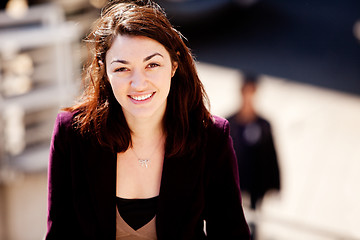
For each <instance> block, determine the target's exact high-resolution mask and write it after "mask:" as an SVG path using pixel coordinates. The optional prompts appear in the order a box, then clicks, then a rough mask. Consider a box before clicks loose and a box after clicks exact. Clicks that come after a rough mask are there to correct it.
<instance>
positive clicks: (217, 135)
mask: <svg viewBox="0 0 360 240" xmlns="http://www.w3.org/2000/svg"><path fill="white" fill-rule="evenodd" d="M211 119H212V121H211V123H210V125H209V127H208V132H207V133H208V137H209V140H210V141H211V139H215V140H216V139H217V140H221V139H224V138H227V137H228V136H229V129H230V127H229V122H228V120H226V119H225V118H222V117H219V116H216V115H212V117H211Z"/></svg>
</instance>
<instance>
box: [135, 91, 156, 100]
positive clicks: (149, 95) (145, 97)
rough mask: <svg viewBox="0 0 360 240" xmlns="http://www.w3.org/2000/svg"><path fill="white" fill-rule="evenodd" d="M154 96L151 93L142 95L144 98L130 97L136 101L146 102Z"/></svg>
mask: <svg viewBox="0 0 360 240" xmlns="http://www.w3.org/2000/svg"><path fill="white" fill-rule="evenodd" d="M152 95H153V94H152V93H149V94H146V95H142V96H130V97H131V98H132V99H134V100H136V101H144V100H146V99H148V98H150V97H151V96H152Z"/></svg>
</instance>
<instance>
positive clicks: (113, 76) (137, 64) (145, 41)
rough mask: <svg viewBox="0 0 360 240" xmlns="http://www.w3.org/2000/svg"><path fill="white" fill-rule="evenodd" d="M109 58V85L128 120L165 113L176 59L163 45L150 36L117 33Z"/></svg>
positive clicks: (161, 115) (107, 60)
mask: <svg viewBox="0 0 360 240" xmlns="http://www.w3.org/2000/svg"><path fill="white" fill-rule="evenodd" d="M106 62H109V63H110V64H108V65H107V66H106V73H107V76H108V78H109V82H110V85H111V87H112V90H113V93H114V95H115V98H116V99H117V101H118V102H119V104H120V105H121V106H122V110H123V113H124V115H125V118H126V120H127V123H128V124H132V123H129V121H132V122H133V121H134V120H140V118H143V120H144V119H146V121H151V119H160V118H162V117H163V116H164V114H165V109H166V100H167V96H168V94H169V91H170V84H171V78H172V77H173V76H174V74H175V71H176V69H177V62H172V60H171V58H170V55H169V53H168V52H167V50H166V49H165V47H164V46H163V45H161V44H160V43H159V42H157V41H155V40H153V39H151V38H148V37H142V36H126V35H118V36H117V37H116V38H115V40H114V42H113V44H112V46H111V48H110V49H109V50H108V51H107V53H106ZM156 115H158V116H157V117H156V118H154V117H155V116H156ZM131 119H132V120H131Z"/></svg>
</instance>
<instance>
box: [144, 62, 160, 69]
mask: <svg viewBox="0 0 360 240" xmlns="http://www.w3.org/2000/svg"><path fill="white" fill-rule="evenodd" d="M159 66H160V64H158V63H150V64H149V65H148V66H147V67H148V68H156V67H159Z"/></svg>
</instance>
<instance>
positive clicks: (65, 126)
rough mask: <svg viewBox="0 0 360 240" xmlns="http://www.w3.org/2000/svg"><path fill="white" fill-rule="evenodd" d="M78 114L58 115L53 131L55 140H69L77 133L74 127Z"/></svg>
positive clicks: (60, 113)
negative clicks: (75, 117)
mask: <svg viewBox="0 0 360 240" xmlns="http://www.w3.org/2000/svg"><path fill="white" fill-rule="evenodd" d="M75 114H76V113H74V112H69V111H61V112H59V113H58V115H57V117H56V120H55V126H54V130H53V138H60V137H61V138H67V137H69V135H71V134H72V133H74V132H75V129H74V127H73V122H74V116H75Z"/></svg>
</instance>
